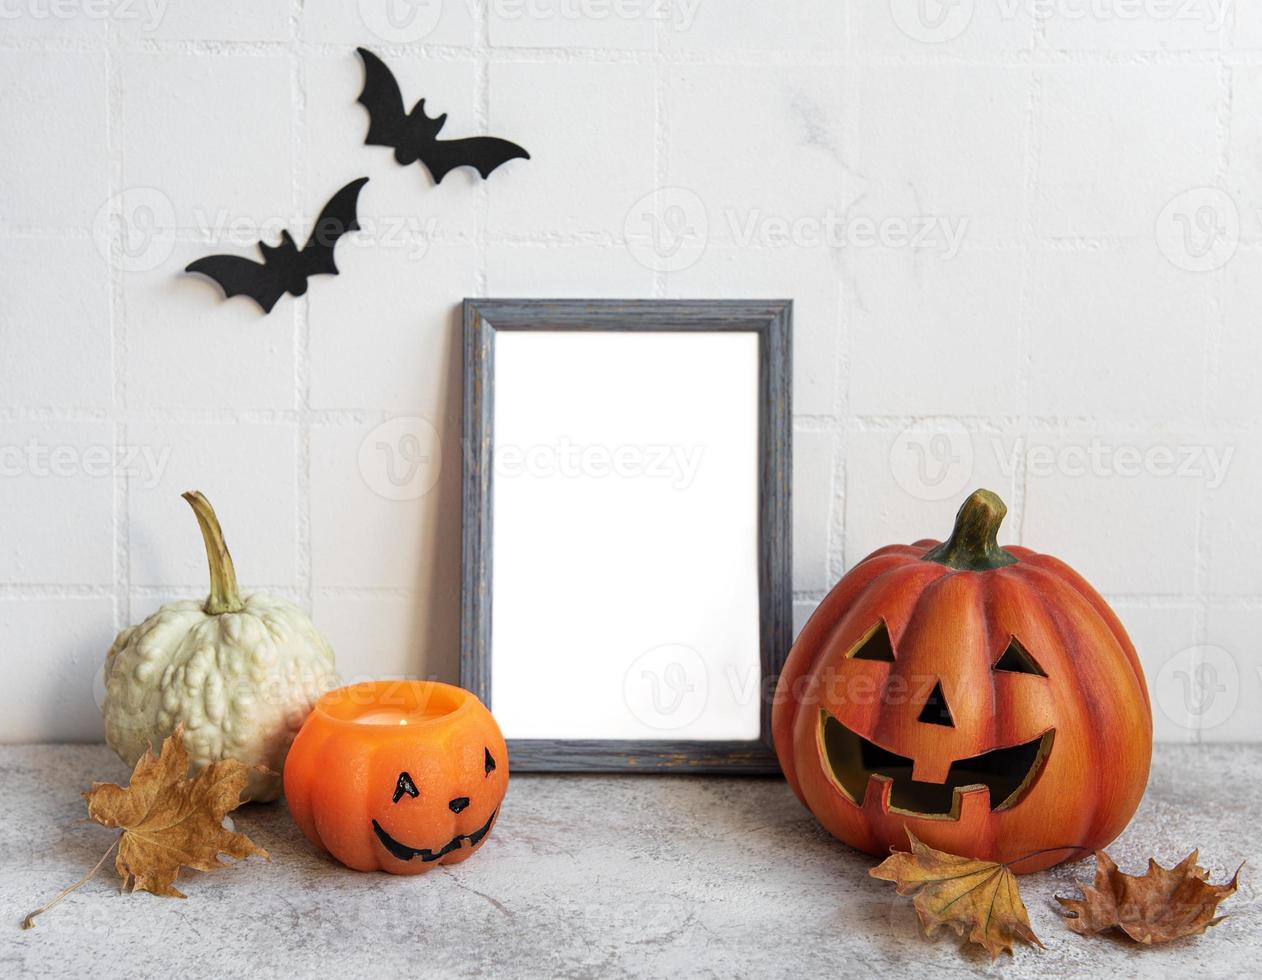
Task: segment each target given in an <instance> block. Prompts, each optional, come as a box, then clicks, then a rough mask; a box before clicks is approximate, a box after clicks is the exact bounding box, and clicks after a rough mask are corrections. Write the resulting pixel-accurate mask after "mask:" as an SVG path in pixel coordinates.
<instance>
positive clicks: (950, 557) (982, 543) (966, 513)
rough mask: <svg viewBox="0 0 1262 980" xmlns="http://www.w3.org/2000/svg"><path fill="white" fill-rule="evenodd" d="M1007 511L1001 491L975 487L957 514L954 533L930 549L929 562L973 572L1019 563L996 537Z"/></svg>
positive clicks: (927, 554) (927, 559)
mask: <svg viewBox="0 0 1262 980" xmlns="http://www.w3.org/2000/svg"><path fill="white" fill-rule="evenodd" d="M1007 513H1008V508H1007V507H1006V506H1004V502H1003V501H1002V500H1000V499H999V495H998V494H996V493H992V492H991V491H989V490H974V491H973V493H972V494H971V495H970V496H969V498H968V500H966V501H964V503H963V504H962V505H961V506H960V509H959V512H958V513H957V514H956V515H955V528H954V529H953V530H952V531H951V536H950V537H949V538H947V539H946V540H945V541H943V542H942V543H941V544H940V545H938V546H937V547H936V548H934V549H932V550H931V551H929V552H927V553H926V554H925V561H936V562H938V563H939V564H941V565H946V566H947V567H948V568H958V569H961V570H963V571H969V572H984V571H986V570H987V569H990V568H1002V567H1003V566H1004V565H1015V564H1016V562H1017V558H1016V556H1015V555H1013V554H1011V553H1010V552H1007V551H1004V550H1003V548H1001V547H999V542H998V541H997V540H996V538H997V537H998V535H999V525H1000V524H1002V523H1003V519H1004V516H1005V515H1006V514H1007Z"/></svg>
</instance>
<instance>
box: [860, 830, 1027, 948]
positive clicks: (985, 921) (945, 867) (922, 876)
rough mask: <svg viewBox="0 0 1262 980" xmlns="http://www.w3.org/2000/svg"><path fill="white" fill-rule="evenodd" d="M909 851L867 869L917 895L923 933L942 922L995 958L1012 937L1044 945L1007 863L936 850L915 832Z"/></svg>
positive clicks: (901, 890) (915, 903)
mask: <svg viewBox="0 0 1262 980" xmlns="http://www.w3.org/2000/svg"><path fill="white" fill-rule="evenodd" d="M907 837H908V838H909V839H910V840H911V853H910V854H908V853H906V852H903V851H897V852H895V853H894V854H891V855H890V856H889V857H887V858H886V859H885V860H884V861H882V862H881V864H880V865H878V866H877V867H875V868H873V869H872V870H871V871H869V872H868V874H870V875H871V876H872V877H873V878H881V879H882V880H884V881H892V882H894V883H895V885H896V886H897V891H898V894H900V895H914V896H915V897H914V898H913V899H912V905H913V906H915V909H916V913H917V914H918V915H919V916H920V923H921V925H923V926H924V929H925V935H927V936H929V937H930V938H932V937H933V936H934V935H936V934H937V931H938V930H939V929H940V928H941V927H942V926H950V927H951V928H953V929H954V930H955V931H956V932H957V933H959V934H960V935H961V936H963V935H964V934H965V932H966V931H967V934H968V938H969V941H970V942H974V943H977V944H978V945H980V946H983V947H985V949H986V952H988V953H989V954H990V956H991V958H992V959H994V958H995V957H996V956H998V955H999V953H1000V951H1001V950H1007V952H1008V953H1009V954H1011V953H1012V944H1013V942H1014V940H1017V939H1020V940H1022V941H1023V942H1027V943H1031V944H1033V945H1038V946H1042V945H1043V944H1042V943H1041V942H1040V941H1039V937H1038V936H1036V935H1034V931H1033V930H1032V929H1031V928H1030V918H1029V916H1028V914H1027V913H1026V911H1025V904H1024V903H1023V902H1022V901H1021V893H1020V891H1018V889H1017V880H1016V877H1015V876H1014V875H1013V873H1012V872H1011V871H1009V870H1008V868H1007V866H1005V865H1002V864H997V863H995V862H994V861H978V860H975V859H973V858H964V857H958V856H956V855H954V854H947V853H946V852H945V851H935V850H934V849H933V848H932V847H929V846H927V845H926V844H922V843H921V842H920V841H919V840H917V839H916V837H915V835H914V834H912V833H911V831H908V832H907Z"/></svg>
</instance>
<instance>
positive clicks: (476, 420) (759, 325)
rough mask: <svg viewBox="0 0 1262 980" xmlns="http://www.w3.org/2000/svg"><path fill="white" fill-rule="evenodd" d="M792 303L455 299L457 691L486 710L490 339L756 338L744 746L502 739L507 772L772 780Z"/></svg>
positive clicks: (783, 644)
mask: <svg viewBox="0 0 1262 980" xmlns="http://www.w3.org/2000/svg"><path fill="white" fill-rule="evenodd" d="M792 321H793V302H792V300H551V299H548V300H531V299H466V300H465V301H464V453H463V457H464V471H463V481H464V490H463V498H462V504H461V516H462V521H463V537H462V560H463V574H462V582H461V620H460V651H461V652H460V684H461V686H462V687H465V688H467V689H469V690H471V691H473V692H474V693H475V694H476V695H477V696H478V697H479V698H481V699H482V702H483V703H484V704H486V705H487V707H489V708H490V709H491V710H492V711H494V710H495V706H494V704H492V702H491V593H492V588H493V577H492V568H491V532H492V527H493V520H494V515H493V514H492V512H491V511H492V507H491V502H492V500H493V497H492V492H491V490H492V479H493V476H492V470H493V467H492V460H493V453H494V440H495V433H494V431H493V420H494V394H495V392H494V382H495V334H496V333H497V332H498V331H502V330H519V331H521V330H526V331H591V330H605V331H693V332H721V331H739V332H753V333H756V334H757V335H758V345H759V347H758V349H759V355H758V357H759V365H758V387H759V392H758V396H759V397H758V403H759V417H758V439H759V449H758V452H759V461H760V472H759V488H758V496H759V549H758V550H759V583H758V586H759V589H758V591H759V602H760V610H759V622H760V638H759V642H760V650H761V652H760V660H761V669H762V678H761V684H760V687H759V692H760V699H761V724H760V735H759V738H758V739H757V740H755V741H749V742H738V741H685V740H671V739H653V740H622V739H617V740H613V739H610V740H582V739H509V740H508V750H509V757H510V763H511V765H512V767H513V769H514V770H516V771H517V772H662V771H676V770H678V771H686V772H700V773H727V774H735V773H748V774H774V773H778V772H779V771H780V770H779V766H778V764H777V762H776V757H775V751H774V748H773V746H772V739H771V696H772V692H773V691H774V683H775V679H776V677H777V676H778V675H779V672H780V669H781V667H782V666H783V664H784V659H785V657H786V656H787V654H788V651H789V647H790V645H791V643H792V640H793V635H792V560H791V534H792V530H791V484H790V477H791V473H792V445H791V440H792V434H791V433H792V427H791V421H792V405H791V388H792V379H791V370H792Z"/></svg>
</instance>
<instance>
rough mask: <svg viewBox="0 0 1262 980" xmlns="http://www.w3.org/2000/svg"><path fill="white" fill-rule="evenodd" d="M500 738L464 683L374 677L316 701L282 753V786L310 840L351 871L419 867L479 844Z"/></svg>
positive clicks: (495, 799)
mask: <svg viewBox="0 0 1262 980" xmlns="http://www.w3.org/2000/svg"><path fill="white" fill-rule="evenodd" d="M507 788H508V749H507V747H506V746H505V744H504V736H503V735H501V734H500V729H499V726H498V725H497V724H496V723H495V719H494V718H492V717H491V713H490V712H489V711H487V710H486V708H485V707H483V705H482V702H481V701H479V700H478V699H477V698H476V697H475V696H474V695H472V694H470V693H469V692H468V691H465V690H462V689H461V688H458V687H452V686H451V685H449V684H438V683H434V682H430V681H377V682H371V683H367V684H354V685H352V686H350V687H343V688H339V689H338V690H336V691H330V692H329V693H328V694H326V695H324V697H322V698H320V700H319V701H317V702H316V705H315V708H314V709H313V710H312V712H311V714H310V716H309V717H308V718H307V720H306V722H305V723H304V724H303V726H302V729H301V731H299V733H298V736H297V738H295V739H294V744H293V747H292V748H291V749H290V750H289V755H288V757H287V758H286V760H285V797H286V799H287V800H288V802H289V811H290V813H291V814H293V818H294V821H295V822H296V823H297V824H298V827H299V828H300V829H301V830H302V832H303V834H305V835H306V837H307V839H308V840H310V841H311V842H312V843H313V844H315V845H316V846H317V847H320V848H323V849H324V850H326V851H328V852H329V853H330V854H332V855H333V856H334V857H335V858H337V859H338V860H339V861H341V862H342V863H343V864H345V865H347V866H348V867H351V868H355V869H356V870H359V871H377V870H381V871H389V872H391V873H393V874H419V873H420V872H422V871H426V870H428V869H430V868H432V867H434V866H435V865H438V864H455V863H456V862H459V861H463V860H465V859H466V858H468V857H470V856H471V855H472V854H473V852H474V851H476V850H477V849H478V848H479V847H481V846H482V843H483V841H485V840H486V837H487V835H488V834H489V833H490V832H491V828H492V827H493V826H494V824H495V819H496V817H497V816H498V815H499V810H500V803H501V802H502V801H503V799H504V793H505V791H506V790H507Z"/></svg>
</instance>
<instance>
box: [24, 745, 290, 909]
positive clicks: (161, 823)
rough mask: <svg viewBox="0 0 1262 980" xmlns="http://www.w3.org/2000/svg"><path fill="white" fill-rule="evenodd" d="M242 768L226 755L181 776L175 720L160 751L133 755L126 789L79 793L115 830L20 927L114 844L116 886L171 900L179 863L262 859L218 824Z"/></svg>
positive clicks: (232, 801) (204, 867) (233, 804)
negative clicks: (101, 849)
mask: <svg viewBox="0 0 1262 980" xmlns="http://www.w3.org/2000/svg"><path fill="white" fill-rule="evenodd" d="M249 772H250V769H249V767H248V766H246V765H245V764H244V763H241V762H237V761H236V760H235V759H227V760H224V761H222V762H216V763H213V764H211V765H209V766H206V767H205V768H203V769H202V770H200V771H199V772H198V773H197V775H195V776H194V777H193V778H192V779H189V778H188V753H187V752H186V751H185V749H184V728H183V726H182V725H181V726H180V727H178V728H176V730H175V732H174V734H172V735H171V736H170V737H168V738H167V739H166V740H165V741H164V742H163V743H162V752H161V755H160V756H154V754H153V750H152V749H149V750H147V751H146V752H145V754H144V755H143V756H141V757H140V761H139V762H137V763H136V768H135V770H134V771H133V772H132V774H131V782H130V783H129V784H128V785H127V787H126V788H124V787H122V786H116V785H114V784H113V783H93V784H92V788H91V789H90V790H88V791H87V792H86V793H84V794H83V795H84V797H85V798H86V799H87V801H88V816H89V817H90V818H91V819H92V820H94V821H96V822H97V823H99V824H101V825H103V826H105V827H119V828H121V829H122V831H123V832H122V834H121V835H120V836H119V838H118V839H117V840H116V841H115V842H114V843H113V844H111V845H110V849H109V851H106V852H105V854H104V856H102V858H101V860H100V861H99V862H97V865H96V867H94V868H93V869H92V870H91V871H89V872H88V873H87V875H85V876H84V877H83V878H82V879H81V880H79V881H78V882H77V883H75V884H74V885H72V886H70V888H67V889H66V890H65V891H64V892H62V893H61V894H60V895H58V896H57V898H55V899H54V900H53V901H52V902H50V903H48V904H47V905H45V906H44V907H43V908H41V909H38V910H37V911H35V912H32V913H31V914H30V915H28V916H27V917H26V919H25V920H24V921H23V923H22V925H23V928H27V929H29V928H31V927H32V926H33V925H34V922H32V920H33V919H34V918H35V916H37V915H39V914H40V912H44V911H46V910H48V909H50V908H52V907H53V906H54V905H56V904H57V903H58V902H60V901H61V900H62V899H63V898H65V897H66V896H67V895H68V894H70V892H72V891H74V889H76V888H78V887H79V886H80V885H82V884H84V883H85V882H86V881H87V880H88V879H89V878H91V877H92V875H93V874H95V873H96V871H97V869H98V868H100V866H101V865H102V864H104V863H105V859H106V858H107V857H109V855H110V851H113V850H114V848H115V847H117V848H118V854H117V856H116V857H115V859H114V867H115V869H116V870H117V871H118V874H119V877H121V878H122V879H123V886H124V887H126V886H127V885H128V884H130V885H131V888H132V891H135V890H136V889H138V888H139V889H141V890H142V891H147V892H152V893H153V894H155V895H166V896H169V897H171V898H183V897H184V895H183V894H182V893H181V892H180V891H179V890H178V889H177V888H176V887H175V879H176V876H177V875H178V874H179V871H180V868H181V867H189V868H196V869H197V870H199V871H211V870H213V869H214V868H216V867H218V866H219V865H221V864H223V863H224V862H223V861H221V860H220V859H219V855H220V854H227V855H228V856H229V857H234V858H247V857H251V856H257V857H262V858H266V857H267V856H268V855H267V852H266V851H265V850H263V849H262V848H261V847H257V846H256V845H255V844H254V842H253V841H252V840H250V838H248V837H246V836H245V835H244V834H238V833H234V832H232V831H230V830H227V829H226V828H225V827H224V825H223V822H224V817H225V816H226V815H227V814H228V812H229V811H230V810H235V809H236V808H237V806H238V805H239V804H240V802H241V791H242V790H243V789H244V788H245V784H246V781H247V779H248V777H249Z"/></svg>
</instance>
